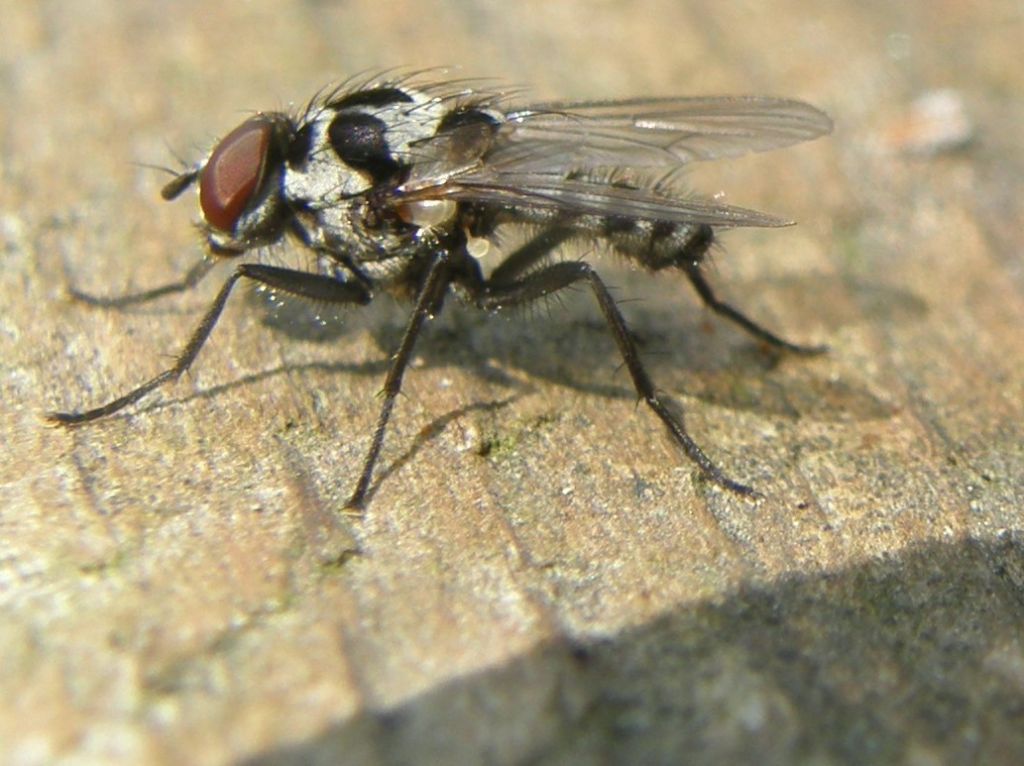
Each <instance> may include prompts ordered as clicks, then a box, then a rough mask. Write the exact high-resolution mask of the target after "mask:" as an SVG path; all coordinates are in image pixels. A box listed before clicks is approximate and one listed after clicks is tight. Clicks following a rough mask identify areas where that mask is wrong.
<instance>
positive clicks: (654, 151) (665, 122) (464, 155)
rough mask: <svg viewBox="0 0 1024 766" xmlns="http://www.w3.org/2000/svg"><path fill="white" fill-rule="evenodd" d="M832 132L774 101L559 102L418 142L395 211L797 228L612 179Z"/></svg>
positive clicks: (814, 115) (796, 105)
mask: <svg viewBox="0 0 1024 766" xmlns="http://www.w3.org/2000/svg"><path fill="white" fill-rule="evenodd" d="M831 129H832V121H831V120H830V119H829V118H828V116H827V115H826V114H825V113H824V112H821V111H820V110H818V109H816V108H814V107H813V106H810V105H809V104H805V103H803V102H801V101H793V100H789V99H780V98H770V97H762V96H745V97H743V96H740V97H718V96H716V97H707V98H661V99H650V98H645V99H630V100H626V101H605V102H583V103H552V104H541V105H535V106H529V107H524V108H521V109H515V110H512V111H509V112H505V113H504V114H503V115H502V118H501V119H500V120H498V121H496V122H495V123H490V124H484V123H481V122H475V123H472V124H469V125H465V126H460V127H458V128H454V129H451V130H446V131H443V132H441V133H439V134H438V135H436V136H433V137H430V138H427V139H423V140H420V141H417V142H415V145H414V147H413V150H412V154H411V156H410V158H409V159H410V160H412V170H411V173H410V175H409V177H408V179H407V180H406V182H405V183H404V184H403V185H402V187H400V188H399V189H398V190H396V196H395V202H396V203H397V204H400V203H401V202H403V201H406V202H407V201H415V200H426V199H452V200H457V201H461V202H474V203H479V204H485V205H503V206H524V207H531V208H534V209H542V210H558V211H562V212H565V213H572V214H577V215H598V216H628V217H632V218H639V219H645V220H654V221H665V222H671V223H683V224H693V223H706V224H710V225H713V226H784V225H787V224H788V223H789V222H788V221H785V220H782V219H780V218H775V217H774V216H770V215H767V214H766V213H760V212H757V211H755V210H748V209H745V208H739V207H733V206H731V205H725V204H720V203H717V202H715V201H711V200H702V199H699V198H692V197H691V198H688V197H676V196H670V195H668V194H666V193H665V192H663V191H659V190H658V189H656V188H653V187H650V188H644V187H643V186H640V187H635V186H630V185H623V184H616V183H614V182H611V181H607V180H605V181H602V180H600V177H601V176H602V175H603V176H608V173H607V172H602V171H607V170H608V169H641V170H643V169H648V170H650V169H658V168H660V169H663V170H671V169H673V168H678V167H680V166H682V165H684V164H686V163H688V162H693V161H697V160H709V159H715V158H719V157H729V156H735V155H739V154H744V153H747V152H757V151H766V150H768V149H774V148H778V147H782V146H788V145H790V144H795V143H800V142H801V141H807V140H810V139H812V138H816V137H818V136H821V135H823V134H825V133H828V132H829V131H830V130H831Z"/></svg>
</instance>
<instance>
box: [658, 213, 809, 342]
mask: <svg viewBox="0 0 1024 766" xmlns="http://www.w3.org/2000/svg"><path fill="white" fill-rule="evenodd" d="M713 241H714V231H713V230H712V228H711V227H710V226H699V227H697V228H696V230H695V231H694V234H693V236H692V238H691V239H690V241H689V242H687V243H686V245H685V246H684V247H683V249H682V251H681V252H680V253H679V254H678V255H676V256H675V257H674V258H673V259H672V265H675V266H677V267H678V268H680V269H682V270H683V273H684V274H686V277H687V279H689V280H690V284H691V285H693V289H694V290H696V291H697V295H699V296H700V299H701V300H702V301H703V302H704V305H705V306H707V307H708V308H709V309H711V310H712V311H714V312H715V313H716V314H718V315H719V316H720V317H724V318H725V319H728V320H729V321H730V322H732V323H733V324H735V325H737V326H738V327H740V328H742V329H743V330H744V331H745V332H747V333H748V334H749V335H751V336H753V337H754V338H757V339H758V340H759V341H761V342H762V343H767V344H768V345H769V346H772V347H774V348H777V349H781V350H783V351H788V352H790V353H793V354H802V355H804V356H815V355H817V354H824V353H825V352H826V351H828V346H803V345H799V344H796V343H790V342H789V341H788V340H785V339H783V338H780V337H779V336H778V335H776V334H775V333H773V332H771V331H770V330H767V329H765V328H764V327H762V326H761V325H759V324H758V323H757V322H755V321H754V320H753V319H751V318H750V317H748V316H746V315H745V314H743V313H742V312H740V311H739V309H736V308H733V307H732V306H730V305H729V304H728V303H726V302H725V301H723V300H721V299H719V297H718V296H717V295H715V292H714V290H713V289H712V288H711V285H709V284H708V281H707V279H705V278H704V274H703V272H702V271H701V264H702V263H703V261H704V256H705V255H706V254H707V251H708V248H710V247H711V243H712V242H713ZM658 267H660V264H659V266H658Z"/></svg>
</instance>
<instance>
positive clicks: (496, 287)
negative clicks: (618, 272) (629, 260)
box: [465, 261, 757, 497]
mask: <svg viewBox="0 0 1024 766" xmlns="http://www.w3.org/2000/svg"><path fill="white" fill-rule="evenodd" d="M578 282H586V283H587V285H588V286H589V287H590V289H591V290H592V291H593V293H594V297H595V298H596V299H597V304H598V306H599V307H600V308H601V313H602V314H603V315H604V318H605V320H606V321H607V322H608V328H609V329H610V330H611V333H612V337H614V339H615V344H616V345H617V346H618V348H619V353H620V354H621V355H622V360H623V361H624V362H625V363H626V368H627V369H628V370H629V375H630V377H631V378H632V379H633V386H634V388H635V389H636V392H637V394H638V395H639V397H640V398H641V399H642V400H643V401H644V403H645V404H646V405H647V406H648V407H650V408H651V410H653V411H654V414H655V415H657V416H658V418H660V419H661V422H662V423H664V424H665V426H666V427H667V428H668V432H669V435H670V436H671V437H672V440H673V441H674V442H675V443H676V445H677V446H678V447H679V448H680V449H682V450H683V452H684V453H686V455H687V457H689V458H690V459H691V460H692V461H693V462H694V463H696V464H697V466H698V467H699V468H700V471H701V473H703V474H704V476H705V477H706V478H707V479H708V480H709V481H712V482H714V483H715V484H718V485H719V486H721V487H724V488H726V489H728V490H731V491H733V492H736V493H737V494H740V495H745V496H748V497H756V496H757V493H756V492H755V491H754V490H753V489H751V488H750V487H748V486H746V485H744V484H740V483H739V482H736V481H733V480H732V479H730V478H729V477H728V476H726V475H725V474H724V473H723V472H722V470H721V469H720V468H718V466H716V465H715V464H714V463H713V462H712V461H711V458H709V457H708V456H707V455H706V454H705V453H704V451H703V450H702V449H701V448H700V447H699V446H698V445H697V443H696V442H695V441H694V440H693V438H692V437H691V436H690V434H689V433H687V431H686V426H685V425H684V423H683V419H682V417H681V416H677V415H675V414H673V413H672V411H671V410H670V409H669V407H668V406H667V405H666V403H665V402H664V401H663V400H662V398H661V396H660V395H659V394H658V392H657V391H656V389H655V388H654V384H653V383H652V382H651V379H650V377H648V375H647V371H646V370H645V369H644V367H643V364H642V363H641V361H640V355H639V353H638V352H637V348H636V344H635V343H634V341H633V338H632V335H631V334H630V331H629V328H627V327H626V322H625V319H623V317H622V313H621V312H620V311H619V308H618V306H616V305H615V300H614V299H613V298H612V296H611V293H609V292H608V288H607V287H606V286H605V284H604V282H603V281H602V280H601V278H600V277H599V276H598V275H597V272H595V271H594V270H593V268H591V266H590V265H589V264H587V263H585V262H582V261H566V262H562V263H555V264H552V265H550V266H547V267H545V268H543V269H541V270H539V271H535V272H533V273H531V274H528V275H526V276H524V277H522V278H521V279H519V280H517V281H510V282H505V283H502V284H495V283H494V282H493V281H492V280H488V281H484V282H481V283H479V284H476V285H465V288H466V290H467V291H468V292H469V295H470V298H469V299H470V302H471V303H473V305H475V306H477V307H479V308H481V309H484V310H492V311H493V310H497V309H499V308H504V307H506V306H514V305H517V304H522V303H527V302H529V301H532V300H536V299H538V298H542V297H544V296H545V295H549V294H551V293H554V292H557V291H558V290H562V289H564V288H567V287H570V286H572V285H574V284H576V283H578Z"/></svg>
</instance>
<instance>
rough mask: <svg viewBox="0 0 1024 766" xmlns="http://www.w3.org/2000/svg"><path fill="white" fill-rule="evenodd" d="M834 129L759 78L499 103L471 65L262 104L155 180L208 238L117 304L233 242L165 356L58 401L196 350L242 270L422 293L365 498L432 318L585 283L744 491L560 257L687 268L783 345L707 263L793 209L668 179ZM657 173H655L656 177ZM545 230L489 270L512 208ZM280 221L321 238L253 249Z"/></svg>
mask: <svg viewBox="0 0 1024 766" xmlns="http://www.w3.org/2000/svg"><path fill="white" fill-rule="evenodd" d="M831 129H832V123H831V121H830V119H829V118H828V116H827V115H825V114H824V113H823V112H821V111H819V110H818V109H816V108H814V107H812V106H810V105H808V104H805V103H803V102H800V101H794V100H791V99H783V98H771V97H765V96H750V97H719V96H711V97H697V98H634V99H626V100H621V101H588V102H554V103H542V104H534V105H530V106H514V105H509V104H507V103H506V98H505V96H503V95H502V94H501V93H494V92H488V91H485V90H482V89H480V88H478V87H476V85H475V84H474V82H473V81H447V82H436V83H429V82H417V81H416V79H415V78H396V79H380V80H374V81H370V82H365V83H361V84H357V85H353V84H347V85H344V86H341V87H339V88H336V89H334V90H332V91H329V92H326V93H324V94H321V95H318V96H317V97H316V98H314V99H313V100H312V101H311V102H310V104H309V105H308V106H307V107H306V108H305V109H304V110H303V111H302V112H301V113H299V114H297V115H291V114H286V113H282V112H259V113H257V114H255V115H253V116H252V117H250V118H248V119H247V120H245V121H244V122H242V124H241V125H239V126H238V127H236V128H235V129H234V130H232V131H231V132H230V133H228V134H227V135H226V136H225V137H224V138H222V139H220V141H218V142H217V144H216V145H215V146H214V147H213V149H212V151H211V152H210V153H209V155H208V156H207V157H206V158H205V159H203V160H201V161H200V162H199V163H198V164H196V165H195V166H193V167H191V168H189V169H187V170H185V171H184V172H182V173H180V174H179V175H177V176H176V177H175V178H174V179H173V180H172V181H170V182H169V183H168V184H167V185H166V186H165V187H164V188H163V190H162V196H163V197H164V199H167V200H172V199H174V198H176V197H178V196H179V195H180V194H182V193H183V192H184V191H185V190H186V189H187V188H188V187H190V186H195V187H196V188H197V190H198V198H199V211H200V217H201V220H200V226H201V228H202V230H203V232H204V235H205V244H206V250H207V256H208V257H206V258H204V259H203V260H202V261H201V262H200V263H198V264H197V265H196V266H195V267H193V269H192V270H190V271H189V272H188V274H187V275H186V276H185V277H184V279H182V280H181V281H180V282H177V283H175V284H172V285H165V286H163V287H160V288H157V289H154V290H149V291H147V292H144V293H139V294H136V295H131V296H124V297H122V298H116V299H95V298H93V299H89V298H88V297H86V296H81V295H80V294H79V297H86V299H87V300H90V301H91V302H93V303H98V304H102V305H125V304H127V303H135V302H139V301H144V300H150V299H153V298H156V297H160V296H163V295H167V294H169V293H173V292H178V291H181V290H185V289H188V288H191V287H193V286H195V285H196V284H197V283H198V282H199V281H200V279H202V278H203V276H205V275H206V274H207V273H208V272H209V271H210V269H211V268H212V264H213V263H214V262H215V261H216V260H218V259H239V263H238V265H237V266H236V268H235V270H234V272H232V274H231V275H230V276H229V277H228V278H227V280H226V281H225V282H224V284H223V285H222V287H221V288H220V291H219V292H218V293H217V297H216V298H215V299H214V300H213V303H212V305H211V306H210V307H209V309H208V310H207V311H206V314H205V315H204V316H203V318H202V320H201V321H200V322H199V325H198V327H197V328H196V329H195V330H194V332H193V333H192V335H191V337H190V338H189V340H188V342H187V343H186V344H185V347H184V349H183V350H182V351H181V353H180V354H179V356H178V357H177V360H176V361H175V363H174V364H173V365H172V366H171V367H170V369H167V370H165V371H164V372H162V373H160V374H159V375H157V376H156V377H154V378H152V379H150V380H148V381H146V382H145V383H143V384H142V385H140V386H138V387H137V388H135V389H133V390H131V391H129V392H128V393H126V394H124V395H123V396H119V397H117V398H116V399H113V400H112V401H110V402H107V403H106V404H103V405H101V406H98V407H95V408H93V409H86V410H83V411H76V412H59V413H52V414H50V415H49V416H48V417H49V419H50V420H51V421H52V422H54V423H57V424H61V425H66V426H71V425H76V424H81V423H86V422H89V421H93V420H97V419H99V418H103V417H105V416H107V415H111V414H113V413H115V412H118V411H120V410H122V409H123V408H125V407H127V406H129V405H131V404H134V403H135V402H137V401H138V400H140V399H141V398H143V397H144V396H146V395H147V394H149V393H150V392H151V391H153V390H155V389H157V388H160V387H161V386H163V385H164V384H165V383H168V382H171V381H174V380H176V379H177V378H179V377H180V376H181V374H182V373H184V372H185V371H186V370H188V369H189V367H191V365H192V364H193V362H194V361H195V359H196V357H197V355H198V354H199V351H200V350H201V349H202V347H203V345H204V344H205V343H206V340H207V339H208V338H209V336H210V333H211V332H212V330H213V328H214V326H215V325H216V324H217V320H218V319H219V317H220V315H221V312H222V311H223V309H224V305H225V304H226V303H227V300H228V297H229V296H230V294H231V292H232V290H233V288H234V287H235V285H236V284H238V283H239V282H241V281H248V282H251V283H255V284H258V285H260V286H262V287H265V288H268V289H271V290H276V291H280V292H282V293H288V294H291V295H294V296H298V297H300V298H307V299H309V300H312V301H317V302H322V303H327V304H335V305H365V304H367V303H369V302H370V301H371V300H373V298H374V296H375V295H376V294H377V293H379V292H381V291H387V292H390V293H393V294H397V295H399V296H401V297H405V298H407V299H409V300H410V301H411V302H412V305H413V308H412V312H411V314H410V315H409V319H408V322H407V324H406V327H405V331H404V333H403V335H402V339H401V341H400V342H399V344H398V348H397V349H396V350H395V352H394V354H393V356H392V357H391V363H390V367H389V369H388V373H387V376H386V378H385V380H384V388H383V401H382V406H381V410H380V414H379V415H378V418H377V422H376V426H375V428H374V429H373V433H372V436H371V438H370V444H369V447H368V451H367V454H366V458H365V460H364V462H363V467H362V471H361V473H360V474H359V478H358V480H357V482H356V484H355V488H354V490H353V492H352V495H351V497H350V499H349V501H348V505H349V507H353V508H360V507H362V506H363V505H364V502H365V500H366V496H367V492H368V490H369V488H370V485H371V480H372V477H373V472H374V466H375V465H376V463H377V458H378V456H379V454H380V451H381V446H382V444H383V442H384V435H385V432H386V430H387V426H388V422H389V420H390V419H391V414H392V410H393V409H394V405H395V400H396V397H397V395H398V393H399V391H400V389H401V387H402V378H403V376H404V374H405V371H406V367H407V366H408V364H409V360H410V359H411V358H412V355H413V349H414V347H415V344H416V341H417V339H418V338H419V336H420V332H421V331H422V329H423V326H424V324H425V323H426V320H427V319H428V318H430V317H432V316H434V315H436V314H437V313H438V312H439V311H440V310H441V307H442V304H443V303H444V301H445V299H446V298H447V297H448V296H449V295H453V296H454V297H455V298H456V299H458V300H460V301H462V302H463V303H466V304H468V305H470V306H473V307H475V308H478V309H481V310H483V311H486V312H496V311H499V310H502V309H506V308H510V307H514V306H521V305H523V304H526V303H529V302H531V301H535V300H537V299H540V298H543V297H544V296H547V295H551V294H553V293H556V292H558V291H560V290H564V289H566V288H568V287H571V286H574V285H583V286H586V287H588V288H589V289H590V291H591V292H592V293H593V295H594V298H595V299H596V301H597V304H598V307H599V309H600V311H601V313H602V314H603V316H604V319H605V321H606V322H607V324H608V327H609V329H610V331H611V333H612V336H613V337H614V339H615V343H616V345H617V346H618V351H619V353H620V355H621V356H622V359H623V361H624V362H625V365H626V368H627V370H628V371H629V375H630V377H631V379H632V381H633V385H634V387H635V388H636V392H637V394H638V396H639V397H640V398H641V399H642V400H643V401H644V403H645V404H646V405H647V406H648V407H650V409H651V410H652V411H653V412H654V414H655V415H656V416H657V417H658V418H659V419H660V420H661V421H662V423H663V424H664V425H665V426H666V427H667V429H668V432H669V434H670V436H671V438H672V440H673V441H674V442H675V444H676V445H677V446H678V447H679V448H680V449H681V450H682V451H683V452H684V453H685V454H686V455H687V456H688V457H689V458H690V460H692V461H693V462H694V463H695V464H696V465H697V467H698V468H699V469H700V472H701V473H702V474H703V475H704V476H705V477H706V478H707V479H708V480H709V481H711V482H713V483H715V484H718V485H719V486H722V487H724V488H726V489H728V490H731V491H733V492H736V493H738V494H740V495H746V496H755V495H756V493H755V492H754V490H753V489H751V488H750V487H748V486H746V485H744V484H741V483H739V482H737V481H735V480H733V479H731V478H729V477H728V476H727V475H726V474H725V473H724V472H723V471H722V470H721V469H720V468H718V466H717V465H716V464H715V463H714V462H713V461H712V460H711V459H710V458H709V457H708V456H707V454H705V452H704V450H702V449H701V447H700V446H699V445H698V444H697V443H696V442H695V441H694V440H693V438H692V437H691V436H690V434H689V433H688V432H687V430H686V427H685V425H684V423H683V420H682V417H681V416H679V415H676V414H673V412H672V411H671V410H670V409H669V408H668V406H666V402H665V401H664V399H663V398H662V396H661V395H660V394H659V393H658V392H657V390H656V389H655V387H654V384H653V383H652V382H651V379H650V378H649V377H648V375H647V372H646V371H645V369H644V366H643V364H642V363H641V359H640V355H639V353H638V351H637V347H636V345H635V343H634V340H633V335H632V333H631V331H630V330H629V329H628V328H627V326H626V323H625V320H624V319H623V317H622V314H621V313H620V311H619V308H618V306H617V305H616V303H615V300H614V299H613V298H612V296H611V294H610V293H609V291H608V288H607V287H606V286H605V283H604V282H603V281H602V279H601V277H600V276H599V275H598V273H597V272H596V271H595V270H594V268H593V267H592V266H591V265H590V264H589V263H587V262H586V261H581V260H559V259H558V257H557V254H558V252H559V251H560V249H561V246H562V245H563V244H565V243H566V242H567V241H569V240H573V239H580V238H589V239H601V240H604V241H606V242H607V243H608V244H609V245H610V247H611V248H612V249H613V250H614V251H616V252H618V253H620V254H621V255H623V256H626V257H628V258H631V259H633V260H634V261H635V262H636V263H638V264H639V265H641V266H643V267H644V268H646V269H648V270H649V271H652V272H656V271H661V270H663V269H672V270H675V271H681V272H682V273H683V275H684V276H685V277H686V278H687V279H688V280H689V282H690V283H691V284H692V285H693V287H694V288H695V289H696V291H697V294H698V295H699V296H700V298H701V300H702V301H703V302H704V304H706V305H707V306H708V308H710V309H711V310H712V311H714V312H715V313H717V314H719V315H720V316H722V317H724V318H725V319H727V320H729V321H731V322H733V323H735V324H736V325H738V326H739V327H741V328H742V329H743V330H745V331H746V332H747V333H749V334H750V335H751V336H753V337H754V338H756V339H757V340H759V341H761V342H763V343H765V344H767V345H768V346H771V347H774V348H776V349H779V350H782V351H788V352H793V353H796V354H805V355H810V354H818V353H821V352H822V351H824V348H823V347H820V346H803V345H797V344H794V343H790V342H788V341H786V340H784V339H782V338H781V337H779V336H778V335H775V334H774V333H772V332H770V331H769V330H767V329H765V328H763V327H762V326H761V325H759V324H758V323H756V322H754V321H753V320H751V319H749V318H747V317H746V316H745V315H744V314H742V313H740V312H739V311H738V310H736V309H735V308H733V307H732V306H730V305H729V304H728V303H725V302H723V301H722V300H720V299H719V298H718V297H717V296H716V294H715V293H714V291H713V290H712V288H711V286H710V285H709V284H708V282H707V280H706V279H705V276H704V273H703V270H702V264H703V262H704V260H705V255H706V253H707V252H708V249H709V248H710V247H711V245H712V243H713V242H714V240H715V231H716V230H717V229H719V228H730V227H739V226H762V227H771V226H785V225H788V223H789V222H787V221H784V220H781V219H779V218H775V217H774V216H771V215H768V214H765V213H760V212H757V211H754V210H748V209H745V208H740V207H733V206H731V205H725V204H722V203H720V202H717V201H712V200H705V199H700V198H695V197H690V196H683V195H681V194H679V193H678V192H676V191H673V189H672V187H671V184H670V183H669V182H668V181H667V179H670V178H671V176H672V174H673V172H674V171H677V170H678V169H680V168H681V167H683V166H684V165H686V164H688V163H691V162H696V161H701V160H711V159H718V158H722V157H731V156H736V155H740V154H744V153H747V152H758V151H765V150H769V149H775V148H779V147H783V146H788V145H791V144H797V143H801V142H803V141H808V140H811V139H813V138H817V137H818V136H822V135H824V134H826V133H828V132H830V131H831ZM659 177H660V179H661V180H658V179H659ZM509 223H515V224H526V225H528V226H530V227H532V228H533V230H534V232H535V236H534V239H532V240H529V241H527V242H526V244H524V245H523V246H522V247H520V248H518V249H516V250H514V251H513V252H511V253H508V254H507V255H505V257H504V259H503V260H502V261H501V262H500V263H499V264H498V265H497V266H496V267H495V268H494V269H493V270H492V271H491V273H490V274H489V275H485V274H484V271H483V269H482V267H481V265H480V261H479V258H478V256H479V255H480V254H481V253H483V252H486V251H487V250H488V248H489V246H490V244H491V243H492V242H493V240H494V238H495V232H496V230H497V229H498V227H499V226H502V225H504V224H509ZM285 239H291V240H294V241H296V242H297V243H298V245H299V246H300V247H301V248H304V249H305V250H306V251H307V252H308V253H309V255H310V267H309V268H308V269H306V270H301V269H291V268H282V267H279V266H272V265H268V264H266V263H260V262H259V260H258V256H259V255H260V254H261V253H264V252H266V251H267V250H268V249H269V248H271V247H272V246H274V245H277V244H278V243H280V242H282V241H283V240H285ZM246 255H254V256H257V258H255V259H252V258H250V259H243V258H242V256H246Z"/></svg>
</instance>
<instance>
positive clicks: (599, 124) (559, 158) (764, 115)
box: [487, 96, 832, 174]
mask: <svg viewBox="0 0 1024 766" xmlns="http://www.w3.org/2000/svg"><path fill="white" fill-rule="evenodd" d="M831 130H832V120H831V119H829V117H828V115H826V114H825V113H824V112H822V111H821V110H819V109H816V108H815V107H813V106H811V105H810V104H805V103H804V102H802V101H794V100H792V99H783V98H772V97H768V96H712V97H698V98H639V99H628V100H624V101H596V102H566V103H549V104H539V105H534V106H529V107H525V108H523V109H517V110H514V111H511V112H508V113H507V114H506V122H505V124H504V125H503V126H502V134H501V136H500V138H499V140H498V142H497V143H496V145H495V147H494V149H493V151H492V152H491V153H490V155H489V157H488V159H487V161H488V163H490V164H491V165H492V166H496V167H504V169H505V170H507V171H508V172H516V171H531V172H547V173H556V174H557V173H563V172H566V171H568V170H571V169H578V168H590V167H634V168H643V167H648V168H650V167H675V166H678V165H681V164H685V163H688V162H694V161H698V160H710V159H717V158H721V157H734V156H737V155H741V154H746V153H748V152H763V151H767V150H769V149H777V148H779V147H783V146H789V145H791V144H797V143H801V142H803V141H809V140H811V139H813V138H817V137H818V136H822V135H825V134H826V133H829V132H830V131H831Z"/></svg>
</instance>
